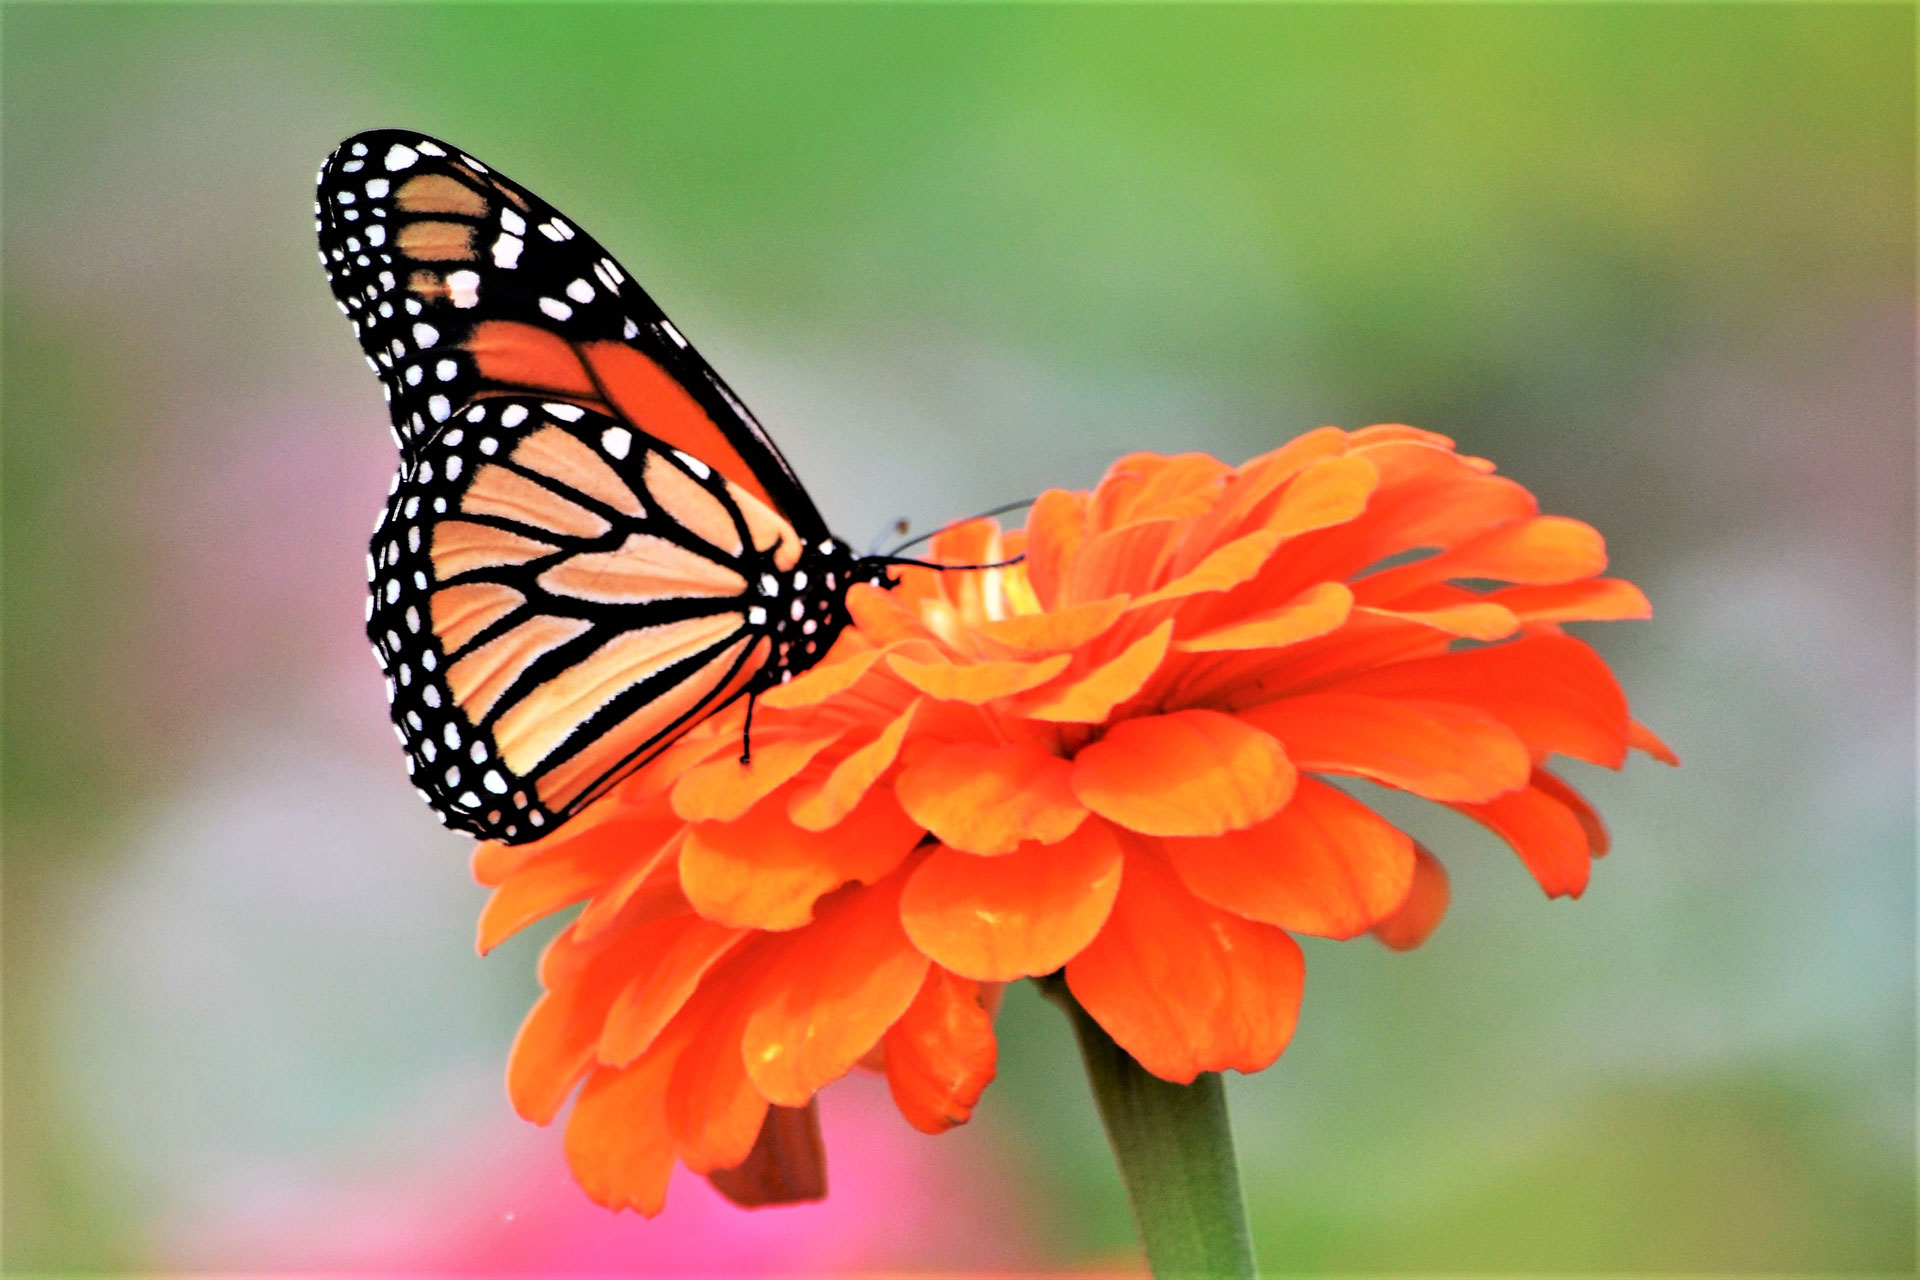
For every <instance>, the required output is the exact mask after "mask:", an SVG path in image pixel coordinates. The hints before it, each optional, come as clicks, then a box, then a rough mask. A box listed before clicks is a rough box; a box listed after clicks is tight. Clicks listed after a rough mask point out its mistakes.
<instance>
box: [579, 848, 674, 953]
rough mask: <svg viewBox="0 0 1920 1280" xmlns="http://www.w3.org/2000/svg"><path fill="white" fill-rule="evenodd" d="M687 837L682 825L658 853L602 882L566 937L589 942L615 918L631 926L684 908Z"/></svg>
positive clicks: (611, 923)
mask: <svg viewBox="0 0 1920 1280" xmlns="http://www.w3.org/2000/svg"><path fill="white" fill-rule="evenodd" d="M686 839H687V828H686V826H685V825H684V824H683V825H682V826H681V827H680V830H679V832H678V833H677V834H675V835H674V837H673V838H672V839H670V840H668V841H667V842H666V843H665V844H663V845H661V846H660V850H659V852H657V853H655V854H653V855H652V856H651V857H648V858H645V859H643V860H642V861H640V862H637V863H635V864H634V865H633V866H632V867H631V868H629V869H628V870H627V871H626V872H624V873H622V874H621V875H620V876H618V877H616V878H615V879H612V880H609V881H607V882H606V883H605V884H604V885H602V886H601V887H600V888H599V889H598V890H596V891H595V892H594V895H593V897H592V898H590V899H588V901H587V905H586V907H585V908H583V909H582V910H581V912H580V914H579V915H578V916H575V917H574V921H573V928H571V929H569V930H568V931H567V936H569V937H572V938H574V939H575V940H577V941H579V942H583V943H585V942H591V941H593V940H594V939H596V938H598V937H599V936H600V934H601V933H602V932H603V931H604V930H606V929H607V928H609V927H610V926H612V925H613V923H614V922H615V921H620V922H622V923H624V924H627V925H633V924H635V923H637V922H638V920H639V918H646V919H658V918H660V917H663V916H666V915H669V914H672V913H673V912H676V911H679V910H681V909H683V908H685V907H686V905H687V895H686V894H684V893H682V892H680V849H681V847H682V846H683V845H684V844H685V843H686Z"/></svg>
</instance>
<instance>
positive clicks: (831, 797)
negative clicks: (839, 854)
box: [787, 698, 921, 831]
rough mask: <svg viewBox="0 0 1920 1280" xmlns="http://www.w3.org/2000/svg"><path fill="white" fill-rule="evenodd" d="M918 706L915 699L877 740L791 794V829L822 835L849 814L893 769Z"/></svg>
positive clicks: (882, 731)
mask: <svg viewBox="0 0 1920 1280" xmlns="http://www.w3.org/2000/svg"><path fill="white" fill-rule="evenodd" d="M920 705H921V703H920V699H918V698H915V699H914V700H913V702H912V703H911V704H909V705H908V707H907V709H906V710H905V711H902V712H901V713H900V714H899V715H897V716H895V717H894V718H893V719H892V720H890V721H889V722H888V723H887V727H886V728H884V729H882V730H881V731H880V736H879V737H877V738H875V739H874V740H873V741H872V742H869V743H867V744H866V745H865V746H863V747H859V748H856V749H855V750H853V751H850V752H848V753H847V755H846V756H845V757H844V758H843V759H841V760H840V761H839V762H838V763H837V764H835V765H834V766H833V770H832V771H831V772H830V773H828V774H827V776H826V777H825V778H823V779H821V780H820V781H819V782H818V783H815V784H814V785H812V786H803V787H801V788H800V789H798V790H797V791H795V792H794V793H793V798H792V799H791V800H790V801H788V803H787V816H788V817H790V818H792V819H793V822H794V825H795V826H800V827H805V828H806V829H807V830H808V831H825V830H826V829H827V828H829V827H831V826H834V825H835V824H837V823H838V822H840V820H841V819H843V818H845V817H846V816H847V815H848V814H849V813H852V812H853V810H854V808H855V807H856V806H857V805H858V804H859V803H860V801H861V800H862V799H864V798H865V796H866V794H867V791H868V789H869V788H870V787H872V786H873V784H874V783H876V782H878V781H879V780H880V775H881V774H883V773H885V772H886V771H887V770H888V769H890V768H892V767H893V762H894V760H895V759H896V758H898V757H899V755H900V744H901V743H902V742H905V741H906V738H907V729H908V728H909V727H910V726H911V725H912V724H913V717H914V714H915V713H916V712H918V711H919V710H920Z"/></svg>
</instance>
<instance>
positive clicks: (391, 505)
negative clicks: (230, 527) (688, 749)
mask: <svg viewBox="0 0 1920 1280" xmlns="http://www.w3.org/2000/svg"><path fill="white" fill-rule="evenodd" d="M314 216H315V230H316V231H317V232H318V234H319V240H320V264H321V266H322V267H323V268H325V270H326V274H327V280H328V283H329V284H330V285H331V286H332V289H333V295H334V298H335V300H336V302H337V303H338V304H339V307H340V311H341V313H342V314H343V315H345V316H346V317H347V319H348V320H349V321H350V322H351V323H352V325H353V331H354V335H355V336H356V337H357V338H358V339H359V341H360V346H361V348H362V349H363V351H364V352H365V354H366V358H367V364H368V366H369V367H371V368H372V370H373V372H374V374H375V376H377V377H378V378H379V380H380V383H381V386H382V389H383V391H384V392H385V393H386V397H387V402H388V407H389V410H390V414H391V418H392V425H393V436H394V442H395V443H396V444H397V445H398V446H399V450H400V465H399V470H398V472H397V473H396V475H395V477H394V481H393V487H392V489H391V491H390V493H389V496H388V500H387V503H386V506H385V507H384V509H383V510H382V511H381V513H380V517H379V520H378V522H377V523H376V525H375V526H374V531H373V538H372V542H371V546H370V549H369V553H368V557H367V577H368V584H369V588H370V596H369V599H368V603H367V637H368V639H369V640H370V641H372V644H373V651H374V656H375V658H376V659H377V660H378V662H379V664H380V666H381V668H382V669H383V670H384V671H385V673H386V678H387V698H388V702H389V703H390V704H391V708H392V716H393V724H394V729H395V731H396V733H397V734H398V736H399V738H400V742H401V745H402V746H403V747H404V748H405V751H406V756H407V769H408V772H409V773H410V774H411V775H412V777H413V780H414V783H415V786H416V787H417V788H418V789H419V791H420V794H421V796H422V798H423V799H425V800H426V801H427V803H428V804H429V805H431V806H432V807H433V809H434V811H435V812H436V813H437V814H438V815H439V816H440V818H441V820H442V821H443V822H445V823H446V824H447V825H448V826H451V827H454V828H456V829H458V830H461V831H466V832H469V833H471V834H473V835H475V836H478V837H480V838H482V839H488V840H498V841H503V842H505V843H508V844H518V843H523V842H526V841H528V840H533V839H537V838H539V837H540V836H542V835H545V834H548V833H550V832H552V831H553V830H554V829H555V828H556V827H557V826H559V825H560V824H561V823H564V822H565V821H567V820H568V819H569V818H571V817H572V816H573V815H575V814H577V813H578V812H579V811H580V810H581V809H582V808H583V807H584V806H586V805H587V804H589V803H591V802H592V801H593V800H595V799H596V798H598V797H599V796H601V795H603V794H604V793H605V792H606V791H607V790H608V788H609V787H611V786H612V785H613V784H614V783H616V782H618V781H619V780H620V779H621V778H623V777H625V776H626V775H627V774H629V773H631V772H632V771H633V770H634V769H636V768H638V767H639V766H640V765H642V764H644V763H645V762H646V761H647V760H649V759H651V758H652V757H653V756H655V755H657V754H659V752H660V751H662V750H664V749H665V748H666V747H667V746H668V745H670V744H671V743H672V742H673V741H674V740H675V739H676V738H677V737H678V736H679V735H681V734H683V733H684V732H686V731H687V730H688V729H689V728H691V727H692V726H693V725H695V724H697V723H699V722H700V721H701V720H702V719H703V718H705V717H707V716H709V715H711V714H713V713H714V712H715V711H717V710H718V709H720V708H721V707H723V706H726V705H727V704H729V703H731V702H733V701H734V700H736V699H738V698H740V697H743V696H744V697H746V698H748V700H749V701H748V712H747V720H746V724H747V728H746V729H745V730H743V744H742V758H743V759H745V758H747V756H748V754H749V753H750V751H751V738H750V737H745V736H744V735H745V734H750V732H751V725H752V699H753V698H754V697H755V696H757V695H758V694H759V693H760V692H762V691H764V690H766V689H768V688H770V687H772V686H774V685H776V684H779V683H781V682H783V681H786V680H790V679H792V678H793V677H794V676H795V675H797V674H799V673H800V672H803V671H805V670H807V669H808V668H809V667H811V666H813V665H814V664H815V663H817V662H818V661H819V660H820V659H821V658H822V657H824V656H825V655H826V652H827V650H828V649H829V648H830V647H831V646H832V644H833V641H834V638H835V637H836V636H838V635H839V634H840V632H841V631H842V630H843V629H844V628H845V627H846V626H847V625H848V621H849V619H848V614H847V607H846V597H847V592H848V591H849V590H850V589H851V588H852V587H853V586H854V585H855V584H858V583H872V584H875V585H877V586H881V587H890V586H892V585H893V582H894V579H893V578H892V577H891V575H890V572H889V570H890V566H892V565H895V564H912V563H920V562H917V561H911V560H902V559H899V558H897V557H888V556H856V555H854V554H853V553H852V552H851V551H850V550H849V549H848V547H847V545H846V543H845V542H843V541H842V540H841V539H838V538H836V537H834V536H833V535H832V534H831V533H830V532H829V531H828V529H827V527H826V524H825V522H824V521H823V520H822V519H821V517H820V513H819V512H818V511H817V510H815V508H814V505H813V502H812V500H811V499H810V498H809V497H808V496H807V492H806V489H805V488H804V487H802V485H801V483H800V481H799V478H798V477H797V476H796V475H795V474H794V471H793V468H792V467H790V466H789V465H788V464H787V461H786V459H785V458H783V457H781V455H780V451H779V449H777V448H776V447H775V446H774V443H773V441H772V440H771V439H770V438H768V436H767V433H766V431H765V430H763V429H762V428H761V426H760V424H759V423H758V422H757V421H755V420H754V417H753V415H752V414H751V413H749V412H748V411H747V407H746V406H745V405H744V404H742V403H741V401H740V399H739V397H738V396H736V395H735V394H734V393H733V392H732V391H731V390H729V389H728V387H727V384H726V383H724V382H722V381H721V380H720V377H719V375H718V374H716V373H714V371H713V370H712V368H710V367H709V366H708V365H707V362H706V361H705V360H703V359H701V358H700V355H699V353H698V352H696V351H695V350H694V349H693V347H692V346H691V345H690V344H689V343H688V342H687V340H686V338H685V337H683V336H682V335H681V333H680V331H679V330H678V329H676V328H675V327H674V326H673V322H672V321H670V320H668V319H667V317H666V316H665V314H663V313H662V312H661V310H660V308H659V307H658V306H656V305H655V304H654V301H653V299H651V298H649V297H648V296H647V295H646V293H645V292H644V291H642V290H641V288H640V287H639V286H638V285H636V284H635V283H634V282H633V280H632V279H631V278H630V277H629V276H628V274H627V273H626V271H625V270H624V269H622V267H621V266H620V264H619V263H617V262H615V261H614V259H613V257H612V256H611V255H610V254H608V253H607V252H606V250H605V249H603V248H601V247H600V245H599V244H598V243H596V242H595V241H594V240H593V238H592V237H590V236H588V235H587V234H586V233H585V232H583V231H581V230H580V229H579V228H577V227H575V226H574V225H573V224H572V223H570V222H568V221H567V220H566V219H565V218H563V217H562V216H561V215H560V214H559V213H558V212H557V211H556V210H555V209H554V208H553V207H552V206H551V205H549V204H547V203H546V202H545V201H543V200H541V199H540V198H539V197H538V196H535V195H534V194H533V193H532V192H530V191H528V190H527V189H526V188H524V187H522V186H520V185H518V184H517V183H514V182H511V181H509V180H508V179H507V178H506V177H504V176H503V175H501V174H500V173H498V172H496V171H495V170H493V169H491V168H489V167H488V166H486V165H484V164H482V163H480V162H479V161H478V160H476V159H474V158H473V157H472V156H470V155H467V154H466V153H465V152H462V151H460V150H458V149H456V148H454V147H452V146H449V145H448V144H446V143H444V142H440V141H437V140H435V139H433V138H429V137H425V136H423V135H421V134H418V133H410V132H402V131H397V130H375V131H373V132H369V133H363V134H359V135H358V136H356V137H353V138H349V139H348V140H347V141H345V142H343V143H341V144H340V146H339V148H338V149H336V150H335V151H334V153H333V154H332V155H331V156H329V157H328V158H327V161H326V163H325V164H324V165H323V166H322V167H321V169H320V175H319V184H318V192H317V197H316V202H315V207H314Z"/></svg>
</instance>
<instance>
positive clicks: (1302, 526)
mask: <svg viewBox="0 0 1920 1280" xmlns="http://www.w3.org/2000/svg"><path fill="white" fill-rule="evenodd" d="M1379 487H1380V469H1379V468H1378V467H1376V466H1375V465H1374V464H1373V463H1372V462H1370V461H1368V460H1367V459H1366V458H1364V457H1361V456H1359V455H1357V454H1348V455H1346V456H1345V457H1340V458H1325V459H1322V460H1321V461H1319V462H1316V463H1314V464H1313V465H1312V466H1309V467H1307V468H1306V469H1305V470H1303V471H1302V472H1301V473H1300V474H1299V475H1297V476H1295V477H1294V478H1293V482H1292V483H1291V484H1289V485H1288V486H1287V487H1286V488H1285V489H1283V490H1281V493H1280V500H1279V501H1278V502H1277V503H1275V504H1274V508H1273V513H1272V514H1271V515H1269V516H1268V517H1267V519H1266V521H1265V524H1264V527H1265V528H1266V529H1267V530H1268V531H1270V532H1271V533H1273V534H1274V535H1276V536H1277V537H1280V538H1294V537H1298V536H1299V535H1301V534H1303V533H1309V532H1311V531H1313V530H1315V529H1325V528H1328V527H1329V526H1332V525H1337V524H1345V523H1346V522H1347V521H1349V520H1352V519H1353V518H1354V517H1356V516H1358V515H1359V514H1360V513H1361V512H1362V511H1365V510H1366V509H1367V503H1368V501H1369V500H1370V499H1371V498H1372V497H1373V492H1374V490H1375V489H1377V488H1379Z"/></svg>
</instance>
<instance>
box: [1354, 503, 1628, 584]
mask: <svg viewBox="0 0 1920 1280" xmlns="http://www.w3.org/2000/svg"><path fill="white" fill-rule="evenodd" d="M1606 567H1607V547H1606V543H1605V542H1604V541H1602V540H1601V537H1600V535H1599V533H1598V532H1596V531H1595V530H1594V528H1593V526H1591V525H1587V524H1582V523H1581V522H1580V521H1578V520H1569V519H1567V518H1566V517H1565V516H1534V517H1532V518H1529V519H1524V520H1515V521H1513V522H1512V523H1510V524H1504V525H1501V526H1499V527H1498V528H1495V529H1490V530H1488V531H1487V532H1486V533H1483V534H1481V535H1479V536H1478V537H1475V538H1471V539H1469V540H1467V541H1466V542H1463V543H1461V544H1460V545H1458V546H1456V547H1454V548H1452V549H1451V550H1448V551H1443V552H1441V553H1440V554H1438V555H1435V556H1429V557H1428V558H1427V559H1425V560H1416V561H1414V562H1413V563H1411V564H1405V565H1401V566H1399V567H1398V568H1393V569H1386V570H1383V571H1381V572H1379V573H1374V574H1369V575H1368V576H1367V577H1365V578H1362V579H1361V580H1360V581H1359V583H1357V584H1356V586H1355V593H1356V594H1357V595H1358V596H1359V598H1360V599H1361V600H1363V601H1366V602H1368V603H1378V604H1386V603H1391V602H1392V601H1394V600H1397V599H1399V598H1400V597H1401V596H1402V595H1405V594H1406V593H1407V592H1409V591H1416V590H1418V589H1420V588H1422V587H1426V586H1429V585H1431V584H1433V583H1436V582H1444V581H1446V580H1448V579H1450V578H1493V579H1497V580H1499V581H1501V582H1524V583H1531V584H1543V585H1544V584H1556V583H1566V582H1573V581H1575V580H1577V579H1580V578H1591V577H1592V576H1593V575H1594V574H1596V573H1599V572H1600V571H1601V570H1602V569H1604V568H1606Z"/></svg>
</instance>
